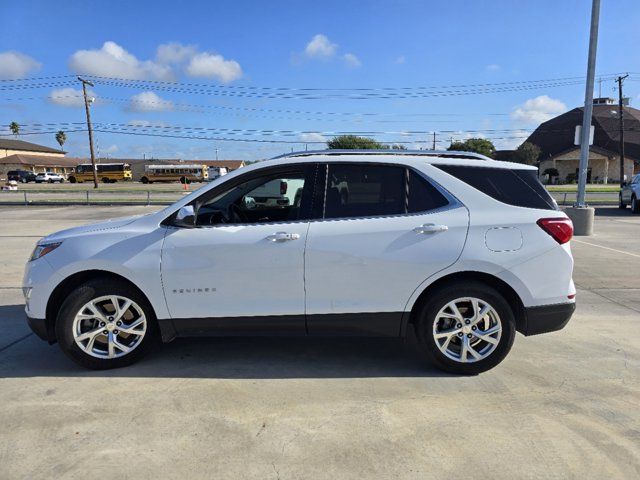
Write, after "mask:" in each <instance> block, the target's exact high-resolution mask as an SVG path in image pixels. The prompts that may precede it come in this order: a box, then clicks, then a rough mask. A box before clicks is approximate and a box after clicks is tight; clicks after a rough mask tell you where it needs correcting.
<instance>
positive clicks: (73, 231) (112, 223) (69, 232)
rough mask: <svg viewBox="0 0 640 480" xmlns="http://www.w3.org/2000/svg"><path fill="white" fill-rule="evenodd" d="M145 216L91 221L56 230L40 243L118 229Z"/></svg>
mask: <svg viewBox="0 0 640 480" xmlns="http://www.w3.org/2000/svg"><path fill="white" fill-rule="evenodd" d="M143 216H145V215H133V216H131V217H121V218H112V219H110V220H107V221H105V222H99V223H91V224H89V225H82V226H80V227H73V228H67V229H65V230H60V231H59V232H55V233H52V234H50V235H47V236H46V237H44V238H43V239H42V240H40V243H46V242H57V241H60V240H63V239H65V238H68V237H75V236H77V235H82V234H85V233H91V232H99V231H106V230H116V229H118V228H122V227H124V226H126V225H129V224H131V223H133V222H135V221H136V220H137V219H139V218H141V217H143Z"/></svg>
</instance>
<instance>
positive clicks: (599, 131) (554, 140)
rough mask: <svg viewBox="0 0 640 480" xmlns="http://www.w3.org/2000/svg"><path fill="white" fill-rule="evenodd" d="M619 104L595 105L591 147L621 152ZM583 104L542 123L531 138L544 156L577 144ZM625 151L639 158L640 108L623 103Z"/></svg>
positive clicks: (563, 150)
mask: <svg viewBox="0 0 640 480" xmlns="http://www.w3.org/2000/svg"><path fill="white" fill-rule="evenodd" d="M618 108H619V107H618V105H594V106H593V118H592V120H591V124H592V125H593V126H594V127H595V131H594V137H593V145H591V148H593V149H598V150H606V151H607V152H611V153H612V154H614V155H618V153H619V148H618V147H619V145H620V143H619V142H620V131H619V125H618V121H619V120H618ZM583 110H584V107H579V108H574V109H573V110H569V111H568V112H566V113H563V114H562V115H559V116H557V117H555V118H552V119H551V120H548V121H546V122H544V123H542V124H540V126H539V127H538V128H536V129H535V131H534V132H533V133H532V134H531V135H530V136H529V138H528V139H527V141H528V142H530V143H533V144H535V145H537V146H538V147H540V150H542V156H541V158H542V159H545V158H548V157H554V156H556V155H558V154H560V153H563V152H566V151H569V150H574V149H576V148H578V146H577V145H575V144H574V137H575V129H576V125H582V114H583ZM623 118H624V153H625V156H626V157H627V158H632V159H634V160H636V161H638V162H640V110H637V109H635V108H631V107H624V113H623Z"/></svg>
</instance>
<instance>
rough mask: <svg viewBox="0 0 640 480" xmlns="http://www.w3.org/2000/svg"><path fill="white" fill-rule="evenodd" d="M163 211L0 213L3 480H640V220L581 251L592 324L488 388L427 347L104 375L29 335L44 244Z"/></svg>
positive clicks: (223, 353) (607, 227)
mask: <svg viewBox="0 0 640 480" xmlns="http://www.w3.org/2000/svg"><path fill="white" fill-rule="evenodd" d="M155 208H158V207H153V206H151V207H145V206H135V207H132V206H129V207H97V206H92V207H83V206H69V207H37V206H30V207H22V206H14V207H0V218H2V230H0V247H1V248H0V268H1V269H2V275H0V325H1V326H2V331H3V333H4V334H3V335H2V336H1V337H0V405H2V408H1V409H0V478H61V477H67V478H76V477H77V478H80V477H82V478H87V477H96V478H98V477H99V478H154V479H155V478H216V479H218V478H227V477H254V478H256V477H257V478H274V479H277V478H280V479H287V478H292V479H300V478H340V479H343V478H347V479H348V478H353V479H362V478H368V479H370V478H381V479H382V478H384V479H387V478H409V479H421V480H422V479H430V478H433V479H436V478H437V479H440V478H463V477H478V478H505V479H507V478H509V479H511V478H532V479H534V478H535V479H538V478H558V479H566V478H580V479H582V478H638V477H639V476H640V408H639V399H640V334H639V326H640V275H639V273H638V272H640V242H638V240H637V239H638V238H639V235H640V216H632V215H631V214H630V212H629V210H628V209H627V210H626V211H619V210H618V209H617V208H602V209H599V211H598V215H597V218H596V227H595V230H596V234H595V235H594V236H591V237H578V238H577V239H575V240H574V241H573V242H572V249H573V251H574V255H575V260H576V267H575V273H574V279H575V282H576V285H577V287H578V297H577V301H578V310H577V312H576V314H575V316H574V318H573V319H572V321H571V322H570V323H569V325H568V326H567V327H566V328H565V329H564V330H563V331H560V332H557V333H553V334H548V335H541V336H537V337H529V338H524V337H522V336H518V337H517V338H516V343H515V345H514V348H513V350H512V352H511V354H510V355H509V356H508V357H507V359H506V360H505V361H504V362H503V363H502V364H501V365H499V366H498V367H497V368H495V369H494V370H491V371H489V372H487V373H484V374H482V375H480V376H477V377H467V378H460V377H453V376H448V375H445V374H443V373H440V372H439V371H436V370H435V369H432V368H431V367H429V366H428V365H426V364H425V363H424V359H423V358H422V356H421V355H420V354H419V353H418V352H417V350H416V348H415V343H414V340H413V339H409V340H408V341H407V342H406V343H402V342H400V341H397V340H393V339H362V338H358V339H344V338H343V339H320V338H315V339H307V338H301V339H299V338H283V339H272V338H249V339H242V338H233V339H224V338H217V339H178V340H176V341H174V342H172V343H171V344H168V345H165V346H164V347H163V348H162V349H161V350H160V351H158V352H157V353H154V354H152V355H151V356H149V357H147V358H146V359H144V360H143V361H142V362H140V363H139V364H137V365H134V366H132V367H129V368H126V369H121V370H113V371H108V372H91V371H86V370H83V369H81V368H80V367H78V366H76V365H75V364H73V363H71V361H69V360H68V359H67V358H66V357H64V356H63V354H62V353H61V352H60V351H59V349H58V347H57V346H49V345H47V344H46V343H45V342H43V341H41V340H40V339H38V338H37V337H36V336H35V335H34V334H32V333H30V330H29V329H28V327H27V325H26V323H25V321H24V315H23V299H22V294H21V289H20V287H21V280H22V271H23V265H24V262H25V261H26V259H27V258H28V256H29V253H30V252H31V249H32V248H33V244H34V243H35V242H36V241H37V239H38V238H40V237H41V236H43V235H45V234H47V233H50V232H53V231H56V230H60V229H62V228H67V227H71V226H75V225H80V224H84V223H87V222H91V221H98V220H101V219H104V218H110V217H119V216H124V215H131V214H136V213H143V212H147V211H152V210H153V209H155Z"/></svg>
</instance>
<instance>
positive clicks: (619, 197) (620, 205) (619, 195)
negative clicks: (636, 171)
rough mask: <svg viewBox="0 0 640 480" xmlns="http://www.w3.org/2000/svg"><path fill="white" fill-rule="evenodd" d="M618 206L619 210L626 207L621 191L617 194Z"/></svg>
mask: <svg viewBox="0 0 640 480" xmlns="http://www.w3.org/2000/svg"><path fill="white" fill-rule="evenodd" d="M618 208H619V209H620V210H624V209H625V208H627V205H626V204H625V203H624V202H623V201H622V193H620V194H618Z"/></svg>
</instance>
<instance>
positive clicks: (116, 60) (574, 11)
mask: <svg viewBox="0 0 640 480" xmlns="http://www.w3.org/2000/svg"><path fill="white" fill-rule="evenodd" d="M602 4H603V5H602V12H601V24H600V41H599V47H598V63H597V70H598V73H599V74H603V75H604V74H612V73H617V72H627V71H628V72H640V65H639V63H640V53H638V52H640V48H639V46H640V28H638V25H640V4H639V3H638V2H637V0H636V1H631V0H616V1H611V0H604V1H603V2H602ZM590 7H591V2H590V1H589V0H555V1H544V0H538V1H513V0H511V1H502V0H500V1H498V0H497V1H461V0H458V1H455V0H454V1H446V2H442V1H440V2H433V1H396V2H382V1H379V2H373V1H369V2H358V1H344V0H343V1H340V2H337V1H336V2H334V1H325V2H322V3H318V2H293V1H291V2H283V1H281V2H277V1H272V2H258V1H255V2H244V1H233V2H224V1H216V2H211V1H194V2H175V1H173V2H168V1H153V2H143V1H136V2H133V1H128V2H125V1H109V2H95V1H93V2H92V1H86V0H85V1H63V2H50V1H23V2H3V3H2V5H0V20H1V21H2V25H3V27H2V29H1V30H0V78H4V79H5V80H7V79H15V78H24V77H27V78H33V77H36V78H40V77H52V76H64V75H72V74H76V73H82V74H85V75H94V76H97V77H116V78H123V79H126V81H123V82H118V85H110V84H107V83H105V82H104V81H100V79H98V78H96V77H93V78H95V79H96V83H95V87H94V88H93V89H92V95H94V96H95V97H96V102H95V104H94V105H93V106H92V117H93V121H94V123H96V130H100V131H98V132H96V139H97V146H98V150H99V151H98V154H99V155H100V156H110V157H127V158H131V157H134V158H138V157H142V156H143V155H146V156H147V157H152V156H153V157H156V158H191V159H197V158H199V159H211V158H215V155H216V149H217V150H218V155H219V158H221V159H222V158H243V159H260V158H265V157H269V156H273V155H276V154H279V153H283V152H286V151H290V150H291V149H292V148H293V149H295V150H299V149H304V148H305V143H307V147H308V148H317V147H318V145H314V144H313V143H312V142H319V141H322V140H323V139H324V138H326V137H330V136H331V133H332V132H345V131H349V132H352V131H353V132H371V134H370V135H369V136H374V137H376V138H377V139H379V140H381V141H389V142H391V141H402V142H406V145H407V146H409V147H423V146H425V147H426V146H428V147H429V148H430V146H431V138H432V132H433V131H436V132H437V140H438V146H439V147H446V146H447V145H448V143H449V140H450V138H452V137H453V138H455V139H462V138H465V137H469V136H486V137H488V138H491V139H492V140H493V141H494V142H495V143H496V145H497V146H498V147H499V148H509V147H514V146H516V145H518V144H519V143H521V142H522V140H523V138H524V137H526V134H527V132H528V131H529V130H530V129H531V128H535V126H536V125H537V124H538V123H539V122H540V121H543V120H545V119H547V118H550V117H551V116H554V115H556V114H558V113H560V112H562V111H564V110H566V109H570V108H573V107H575V106H577V105H579V104H580V103H581V102H582V99H583V97H584V84H583V80H581V79H577V80H575V81H573V80H562V81H555V80H554V81H553V82H547V83H545V84H544V85H543V86H542V88H538V86H539V85H536V84H532V83H530V82H531V81H533V80H542V79H561V78H562V79H565V78H570V77H583V76H584V74H585V68H586V50H587V42H588V30H589V18H590ZM637 79H640V75H638V74H636V75H634V76H632V78H631V79H630V81H627V82H626V84H625V89H626V90H625V92H626V94H627V95H629V96H630V97H631V98H632V106H633V105H636V106H637V105H640V97H639V93H640V82H638V81H637ZM132 80H138V81H140V80H142V81H145V82H144V83H143V82H133V81H132ZM158 82H173V83H158ZM513 82H522V83H513ZM185 84H189V85H185ZM194 84H195V85H194ZM478 84H492V85H491V86H489V87H459V86H461V85H462V86H465V85H478ZM495 84H504V85H502V86H496V85H495ZM557 84H561V85H557ZM434 86H435V87H441V88H439V89H436V90H429V89H421V88H422V87H434ZM17 87H20V88H17ZM25 87H28V88H25ZM263 87H274V88H278V87H280V88H289V89H304V88H313V89H334V90H321V91H313V95H312V96H313V97H314V98H313V99H308V98H299V97H300V96H301V95H309V91H305V90H288V91H287V92H288V93H289V94H290V95H291V96H293V97H297V98H265V95H264V94H265V92H267V90H262V89H261V88H263ZM533 87H536V88H533ZM614 87H615V84H614V83H613V81H612V80H611V79H607V80H606V81H604V82H603V83H602V93H603V95H614V94H617V93H616V92H615V91H614V90H613V89H614ZM359 88H371V89H374V90H369V91H368V92H370V94H367V95H366V96H367V98H366V99H352V98H344V97H340V96H344V95H347V97H348V96H350V95H351V96H353V95H354V94H358V92H360V93H362V91H358V90H349V89H359ZM381 88H389V89H391V90H379V89H381ZM487 88H488V89H489V90H492V91H490V92H486V93H482V94H478V93H477V92H478V90H479V89H484V90H486V89H487ZM0 89H2V90H3V91H2V92H0V124H2V125H5V126H6V125H8V123H10V122H11V121H17V122H18V123H20V124H21V125H23V127H22V130H23V132H25V133H28V132H36V131H46V132H49V131H52V130H57V129H58V127H59V126H60V125H61V124H62V128H63V129H64V130H67V131H69V133H68V141H67V143H66V144H65V149H66V150H68V151H69V154H70V155H73V156H86V155H87V154H88V146H87V135H86V133H85V132H72V131H70V130H73V129H75V128H82V127H81V125H78V126H74V124H76V123H78V124H80V123H81V122H83V121H84V111H83V109H82V108H81V104H80V101H79V100H80V99H79V97H78V96H77V95H78V89H79V83H78V82H77V81H74V77H62V78H54V79H50V78H47V79H43V80H31V81H27V82H18V81H10V82H7V81H3V82H1V83H0ZM338 89H342V90H338ZM375 89H378V90H375ZM402 89H405V90H402ZM496 89H498V90H501V91H495V90H496ZM596 90H597V89H596ZM434 91H438V92H441V93H446V95H442V96H427V97H421V98H380V97H381V96H382V93H384V92H392V94H391V95H390V96H396V97H397V96H402V95H400V94H402V93H405V94H406V93H409V94H415V93H421V94H424V93H425V92H431V93H432V92H434ZM461 91H464V92H465V93H469V92H470V91H472V92H473V94H464V95H462V94H460V93H461ZM247 92H249V93H248V94H247ZM279 92H280V93H282V92H283V91H282V90H280V91H279ZM229 93H233V95H232V96H231V95H229ZM596 94H597V91H596ZM405 96H407V95H405ZM336 97H340V98H336ZM363 114H368V115H363ZM44 123H50V124H52V125H51V126H44V127H43V126H38V125H37V124H44ZM65 124H67V125H65ZM3 128H4V129H5V132H4V133H6V127H3ZM195 129H199V130H195ZM221 129H228V130H232V131H228V130H221ZM265 130H270V131H272V130H278V131H281V133H271V134H269V132H264V131H265ZM474 130H477V131H479V132H472V131H474ZM500 130H503V131H500ZM116 131H118V132H128V133H129V134H131V133H137V134H138V135H125V134H123V133H116ZM145 133H154V134H155V135H165V136H146V135H142V134H145ZM166 135H173V136H178V137H184V136H201V137H207V138H209V139H207V140H196V139H187V138H172V137H167V136H166ZM23 138H24V139H25V140H31V141H35V142H38V143H43V144H47V145H52V146H54V145H55V140H54V136H53V134H52V133H46V134H38V135H24V136H23ZM213 138H215V139H217V140H213ZM222 139H232V140H234V141H231V140H222ZM238 139H245V140H263V141H262V142H253V141H250V142H239V141H237V140H238ZM264 140H270V141H272V140H276V141H280V140H282V141H286V142H293V143H267V142H264Z"/></svg>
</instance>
